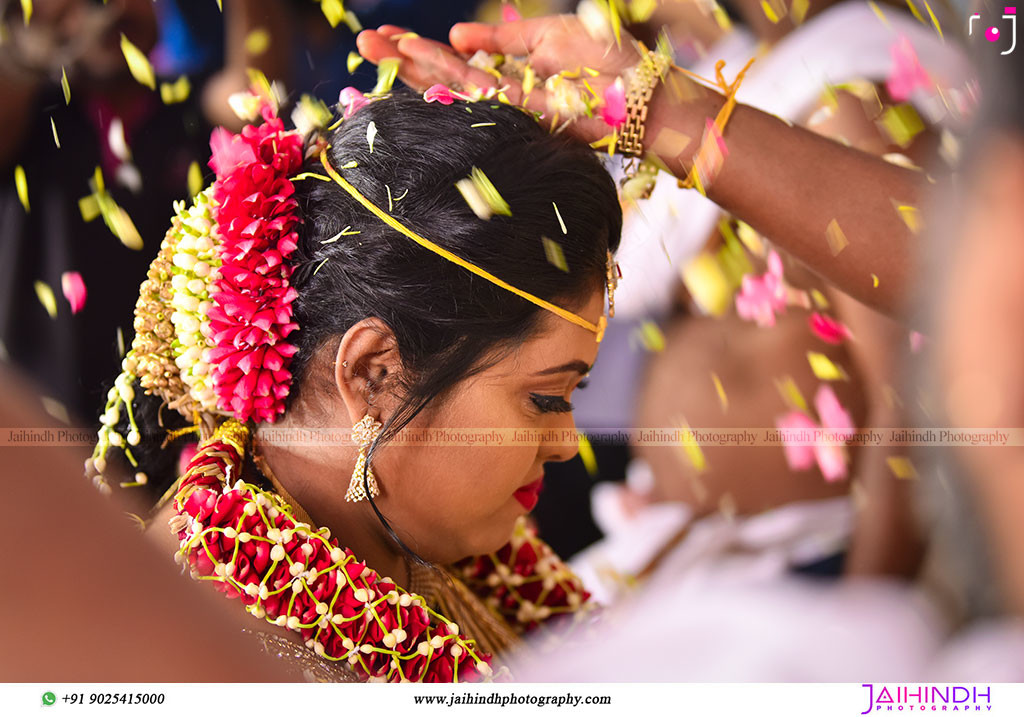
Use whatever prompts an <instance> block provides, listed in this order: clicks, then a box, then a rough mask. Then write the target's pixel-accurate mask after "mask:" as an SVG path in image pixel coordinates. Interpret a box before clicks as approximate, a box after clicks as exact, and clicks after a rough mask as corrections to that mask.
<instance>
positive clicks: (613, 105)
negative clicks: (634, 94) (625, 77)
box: [601, 77, 626, 130]
mask: <svg viewBox="0 0 1024 717" xmlns="http://www.w3.org/2000/svg"><path fill="white" fill-rule="evenodd" d="M601 119H603V120H604V122H605V124H607V125H608V126H609V127H611V128H612V129H615V130H618V129H621V128H622V126H623V125H624V124H626V88H625V85H624V84H623V83H622V78H621V77H617V78H615V82H613V83H612V84H610V85H608V86H607V87H606V88H605V90H604V105H603V106H602V107H601Z"/></svg>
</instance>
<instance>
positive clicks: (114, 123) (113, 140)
mask: <svg viewBox="0 0 1024 717" xmlns="http://www.w3.org/2000/svg"><path fill="white" fill-rule="evenodd" d="M107 145H108V146H109V147H110V151H111V153H113V155H114V156H115V157H117V158H118V159H119V160H121V161H122V162H127V161H129V160H130V159H131V158H132V153H131V150H130V149H128V140H126V139H125V136H124V122H122V121H121V118H120V117H115V118H114V119H112V120H111V121H110V127H109V129H108V130H107Z"/></svg>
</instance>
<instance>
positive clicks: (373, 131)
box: [366, 122, 377, 154]
mask: <svg viewBox="0 0 1024 717" xmlns="http://www.w3.org/2000/svg"><path fill="white" fill-rule="evenodd" d="M376 138H377V123H376V122H370V123H368V124H367V125H366V143H367V144H368V145H370V154H373V140H375V139H376Z"/></svg>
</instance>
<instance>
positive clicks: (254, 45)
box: [245, 27, 270, 55]
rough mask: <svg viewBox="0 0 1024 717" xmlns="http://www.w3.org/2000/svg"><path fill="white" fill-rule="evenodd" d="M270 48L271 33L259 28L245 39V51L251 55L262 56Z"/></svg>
mask: <svg viewBox="0 0 1024 717" xmlns="http://www.w3.org/2000/svg"><path fill="white" fill-rule="evenodd" d="M268 47H270V33H269V32H267V31H266V29H264V28H262V27H257V28H256V29H255V30H253V31H252V32H250V33H249V34H248V35H246V37H245V51H246V52H248V53H249V54H250V55H262V54H263V53H264V52H266V51H267V48H268Z"/></svg>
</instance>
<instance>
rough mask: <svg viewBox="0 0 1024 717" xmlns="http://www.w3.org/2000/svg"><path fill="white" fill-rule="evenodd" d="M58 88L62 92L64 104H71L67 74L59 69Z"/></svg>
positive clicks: (62, 69)
mask: <svg viewBox="0 0 1024 717" xmlns="http://www.w3.org/2000/svg"><path fill="white" fill-rule="evenodd" d="M60 88H61V90H63V91H64V104H66V105H69V104H71V85H70V84H69V83H68V73H67V72H65V71H64V68H63V67H61V68H60Z"/></svg>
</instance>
